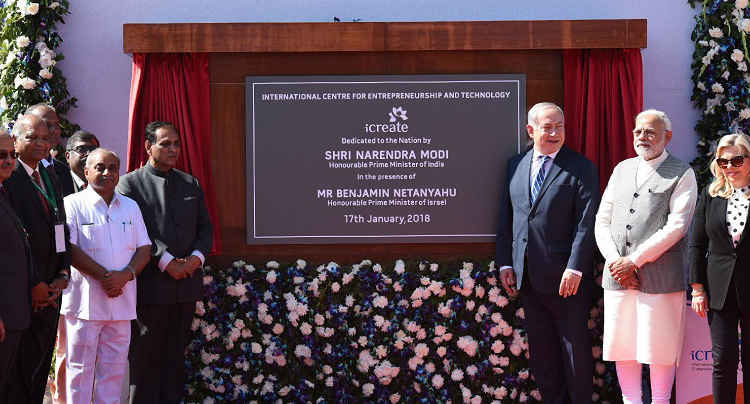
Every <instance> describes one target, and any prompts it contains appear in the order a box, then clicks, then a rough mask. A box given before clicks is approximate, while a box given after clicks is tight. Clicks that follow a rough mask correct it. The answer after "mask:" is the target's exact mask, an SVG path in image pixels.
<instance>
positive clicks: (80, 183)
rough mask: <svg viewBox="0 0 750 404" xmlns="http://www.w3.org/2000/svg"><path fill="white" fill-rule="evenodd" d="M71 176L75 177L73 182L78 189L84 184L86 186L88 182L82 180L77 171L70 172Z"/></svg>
mask: <svg viewBox="0 0 750 404" xmlns="http://www.w3.org/2000/svg"><path fill="white" fill-rule="evenodd" d="M70 176H71V177H73V181H74V182H75V183H76V185H78V188H81V187H83V185H84V184H86V181H84V180H82V179H81V177H79V176H78V174H76V173H75V171H73V170H70Z"/></svg>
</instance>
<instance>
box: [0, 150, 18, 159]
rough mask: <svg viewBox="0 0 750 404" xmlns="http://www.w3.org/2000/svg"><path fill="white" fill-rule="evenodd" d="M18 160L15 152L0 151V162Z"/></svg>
mask: <svg viewBox="0 0 750 404" xmlns="http://www.w3.org/2000/svg"><path fill="white" fill-rule="evenodd" d="M17 158H18V153H16V151H15V150H11V151H7V150H0V160H8V159H10V160H15V159H17Z"/></svg>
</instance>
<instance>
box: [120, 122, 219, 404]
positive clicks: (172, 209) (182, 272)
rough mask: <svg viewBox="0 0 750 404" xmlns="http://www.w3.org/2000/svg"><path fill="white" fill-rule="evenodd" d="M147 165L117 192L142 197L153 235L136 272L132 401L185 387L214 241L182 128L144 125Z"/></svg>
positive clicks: (168, 396)
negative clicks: (185, 154) (184, 161)
mask: <svg viewBox="0 0 750 404" xmlns="http://www.w3.org/2000/svg"><path fill="white" fill-rule="evenodd" d="M145 147H146V152H147V153H148V156H149V160H148V163H147V164H146V165H145V166H144V167H141V168H139V169H138V170H135V171H133V172H131V173H129V174H126V175H125V176H123V177H122V179H121V180H120V183H119V185H118V186H117V191H118V192H120V193H121V194H123V195H125V196H127V197H130V198H132V199H133V200H135V201H136V202H137V203H138V206H139V207H140V208H141V212H142V213H143V219H144V221H145V222H146V228H147V229H148V234H149V237H150V238H151V245H152V247H151V262H149V264H148V265H147V266H146V268H145V269H144V270H143V272H142V274H141V275H140V276H139V278H138V304H137V312H138V321H137V322H134V324H133V332H132V342H131V351H130V372H131V374H130V385H131V387H130V388H131V402H133V403H149V404H152V403H153V404H155V403H159V404H161V403H178V402H179V401H180V399H181V398H182V396H183V391H184V389H185V348H186V346H187V344H188V342H189V333H190V325H191V322H192V319H193V313H194V312H195V302H196V301H197V300H199V299H201V297H202V286H203V282H202V277H201V272H200V271H197V270H198V269H199V268H200V267H202V266H203V263H204V262H205V257H206V256H207V255H208V253H209V252H210V251H211V245H212V243H213V225H212V224H211V219H210V217H209V215H208V210H207V208H206V203H205V201H204V196H203V190H202V189H201V187H200V184H198V180H197V179H196V178H195V177H193V176H191V175H189V174H187V173H184V172H182V171H179V170H176V169H175V168H174V167H175V165H176V163H177V158H178V157H179V153H180V137H179V134H178V133H177V129H176V128H175V127H174V126H173V125H172V124H170V123H168V122H159V121H157V122H151V123H149V124H148V125H147V126H146V141H145Z"/></svg>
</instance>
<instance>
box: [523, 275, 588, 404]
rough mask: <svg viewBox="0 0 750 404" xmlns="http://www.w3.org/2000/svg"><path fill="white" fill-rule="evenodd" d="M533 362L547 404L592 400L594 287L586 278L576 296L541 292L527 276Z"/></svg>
mask: <svg viewBox="0 0 750 404" xmlns="http://www.w3.org/2000/svg"><path fill="white" fill-rule="evenodd" d="M525 281H526V282H524V283H523V286H522V288H521V303H522V304H523V309H524V313H525V314H526V316H525V317H526V320H525V326H526V331H527V335H528V338H529V355H530V358H529V363H530V366H531V372H532V374H533V375H534V377H535V378H536V381H537V383H538V384H539V390H540V392H541V393H542V400H544V403H545V404H581V403H591V394H592V393H593V382H592V380H593V376H594V375H593V372H594V365H593V363H594V360H593V357H592V355H591V335H590V334H589V329H588V319H589V309H590V307H591V296H590V294H591V287H590V285H589V284H588V283H587V282H584V281H585V280H584V281H582V282H581V286H580V287H579V290H578V293H577V294H576V295H575V296H571V297H568V298H566V299H564V298H563V297H562V296H559V295H557V294H545V293H539V292H537V291H535V290H534V288H533V287H532V286H531V285H530V283H531V282H529V281H528V279H525ZM589 282H590V281H589Z"/></svg>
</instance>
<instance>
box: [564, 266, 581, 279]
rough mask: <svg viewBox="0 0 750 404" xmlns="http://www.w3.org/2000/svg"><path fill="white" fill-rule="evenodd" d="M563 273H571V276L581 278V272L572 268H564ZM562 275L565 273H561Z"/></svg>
mask: <svg viewBox="0 0 750 404" xmlns="http://www.w3.org/2000/svg"><path fill="white" fill-rule="evenodd" d="M565 272H568V273H572V274H575V275H578V276H579V277H581V278H583V272H581V271H576V270H575V269H573V268H566V269H565ZM563 275H565V273H563Z"/></svg>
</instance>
